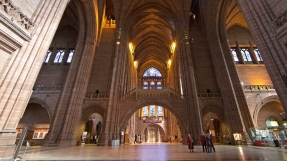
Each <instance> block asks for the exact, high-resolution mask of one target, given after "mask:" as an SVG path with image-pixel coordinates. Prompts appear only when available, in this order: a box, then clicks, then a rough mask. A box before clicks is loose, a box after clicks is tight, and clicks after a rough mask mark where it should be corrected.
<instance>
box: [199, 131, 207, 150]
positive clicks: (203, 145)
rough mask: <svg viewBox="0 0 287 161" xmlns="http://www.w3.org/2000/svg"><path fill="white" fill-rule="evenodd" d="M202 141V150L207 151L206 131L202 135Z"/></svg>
mask: <svg viewBox="0 0 287 161" xmlns="http://www.w3.org/2000/svg"><path fill="white" fill-rule="evenodd" d="M200 142H201V146H202V151H203V152H204V151H206V145H205V135H204V133H203V134H202V135H201V136H200Z"/></svg>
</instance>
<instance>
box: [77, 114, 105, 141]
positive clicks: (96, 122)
mask: <svg viewBox="0 0 287 161" xmlns="http://www.w3.org/2000/svg"><path fill="white" fill-rule="evenodd" d="M102 126H103V117H102V116H101V115H100V114H98V113H92V114H90V115H89V116H88V117H87V118H86V120H85V122H84V125H83V127H84V128H83V132H82V142H84V143H86V144H97V143H98V139H99V137H100V135H101V132H102Z"/></svg>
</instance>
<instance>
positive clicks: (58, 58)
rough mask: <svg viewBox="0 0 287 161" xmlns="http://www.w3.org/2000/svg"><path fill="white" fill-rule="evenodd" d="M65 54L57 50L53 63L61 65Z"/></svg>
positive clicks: (63, 51) (61, 50)
mask: <svg viewBox="0 0 287 161" xmlns="http://www.w3.org/2000/svg"><path fill="white" fill-rule="evenodd" d="M64 54H65V50H63V49H59V50H57V54H56V57H55V59H54V63H61V62H62V60H63V57H64Z"/></svg>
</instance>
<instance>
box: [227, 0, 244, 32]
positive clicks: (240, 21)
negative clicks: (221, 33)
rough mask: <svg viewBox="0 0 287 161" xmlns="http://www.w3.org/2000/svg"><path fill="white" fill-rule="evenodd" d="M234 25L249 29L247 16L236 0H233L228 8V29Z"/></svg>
mask: <svg viewBox="0 0 287 161" xmlns="http://www.w3.org/2000/svg"><path fill="white" fill-rule="evenodd" d="M234 25H239V26H242V27H244V28H247V29H248V26H247V23H246V21H245V18H244V17H243V14H242V12H241V10H240V8H239V6H238V4H237V2H236V0H231V1H230V4H229V6H228V9H227V20H226V29H227V30H228V29H229V28H230V27H232V26H234Z"/></svg>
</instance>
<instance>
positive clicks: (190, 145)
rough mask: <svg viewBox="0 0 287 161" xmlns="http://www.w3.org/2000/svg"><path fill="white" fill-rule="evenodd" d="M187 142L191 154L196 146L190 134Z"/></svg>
mask: <svg viewBox="0 0 287 161" xmlns="http://www.w3.org/2000/svg"><path fill="white" fill-rule="evenodd" d="M186 142H187V145H188V149H189V150H190V152H193V149H194V146H193V140H192V138H191V136H190V134H188V136H187V141H186Z"/></svg>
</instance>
